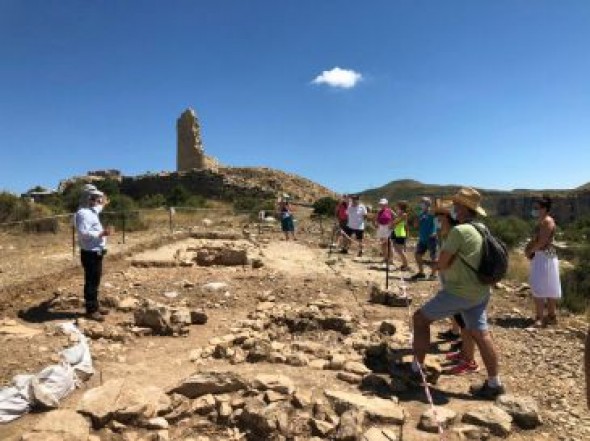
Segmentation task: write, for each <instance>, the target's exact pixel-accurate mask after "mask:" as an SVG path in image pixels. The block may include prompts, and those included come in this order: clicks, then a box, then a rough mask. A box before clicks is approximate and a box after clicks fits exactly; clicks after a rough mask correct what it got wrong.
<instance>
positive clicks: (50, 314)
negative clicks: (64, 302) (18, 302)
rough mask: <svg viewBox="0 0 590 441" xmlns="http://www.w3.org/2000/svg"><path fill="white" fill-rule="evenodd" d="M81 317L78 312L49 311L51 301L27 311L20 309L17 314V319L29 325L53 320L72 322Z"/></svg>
mask: <svg viewBox="0 0 590 441" xmlns="http://www.w3.org/2000/svg"><path fill="white" fill-rule="evenodd" d="M82 316H83V314H82V313H79V312H72V311H53V310H51V300H46V301H44V302H41V303H40V304H38V305H36V306H31V307H30V308H27V309H21V310H20V311H19V312H18V317H19V318H20V319H22V320H24V321H26V322H29V323H44V322H51V321H54V320H73V319H77V318H79V317H82Z"/></svg>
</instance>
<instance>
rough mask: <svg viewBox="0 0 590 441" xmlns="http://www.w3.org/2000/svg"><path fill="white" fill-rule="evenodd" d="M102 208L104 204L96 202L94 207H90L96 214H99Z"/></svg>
mask: <svg viewBox="0 0 590 441" xmlns="http://www.w3.org/2000/svg"><path fill="white" fill-rule="evenodd" d="M103 208H104V205H102V204H97V205H95V206H94V207H92V209H93V210H94V212H95V213H96V214H100V212H101V211H102V209H103Z"/></svg>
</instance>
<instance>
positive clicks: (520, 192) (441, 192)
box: [360, 179, 590, 202]
mask: <svg viewBox="0 0 590 441" xmlns="http://www.w3.org/2000/svg"><path fill="white" fill-rule="evenodd" d="M461 187H462V185H458V184H443V185H441V184H425V183H423V182H419V181H416V180H413V179H399V180H395V181H391V182H389V183H388V184H385V185H383V186H381V187H377V188H370V189H367V190H364V191H362V192H360V194H361V195H362V196H363V197H364V199H365V200H366V201H367V202H376V201H377V200H378V199H380V198H382V197H385V198H387V199H389V200H391V201H398V200H407V201H414V200H416V201H417V200H418V199H419V198H420V197H422V196H429V197H431V198H436V197H445V196H449V195H452V194H454V193H456V192H457V190H458V189H459V188H461ZM477 190H478V191H479V192H480V193H481V194H482V196H484V200H485V199H486V197H491V198H492V199H496V198H501V197H503V196H505V197H530V196H535V195H541V194H548V195H550V196H552V197H564V196H568V195H570V194H573V193H574V192H580V191H582V192H585V191H589V190H590V182H589V183H588V184H585V185H582V186H580V187H577V188H575V189H571V190H552V189H545V190H533V189H526V188H518V189H514V190H492V189H486V188H477Z"/></svg>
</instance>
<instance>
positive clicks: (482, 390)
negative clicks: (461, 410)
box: [469, 380, 506, 400]
mask: <svg viewBox="0 0 590 441" xmlns="http://www.w3.org/2000/svg"><path fill="white" fill-rule="evenodd" d="M469 392H470V393H471V395H473V396H474V397H477V398H483V399H484V400H495V399H496V398H497V397H498V396H499V395H503V394H505V393H506V389H505V388H504V386H503V385H500V386H498V387H492V386H490V385H489V384H488V381H487V380H486V381H484V383H483V385H481V386H471V387H470V388H469Z"/></svg>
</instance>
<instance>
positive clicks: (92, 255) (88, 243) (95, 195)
mask: <svg viewBox="0 0 590 441" xmlns="http://www.w3.org/2000/svg"><path fill="white" fill-rule="evenodd" d="M86 194H87V204H86V205H85V206H81V207H80V208H79V209H78V211H77V212H76V216H75V219H74V225H75V226H76V230H77V232H78V242H79V245H80V258H81V261H82V266H83V267H84V306H85V308H86V316H87V317H88V318H89V319H92V320H96V321H104V318H103V315H106V314H107V313H108V311H107V310H105V309H103V308H100V307H99V302H98V287H99V285H100V279H101V276H102V259H103V257H104V255H105V254H106V244H107V241H106V238H107V236H109V235H110V230H108V229H104V228H103V227H102V224H101V223H100V219H99V217H98V215H99V213H100V212H101V211H102V209H103V206H104V204H105V203H106V200H105V196H104V194H103V193H102V192H100V191H98V190H97V189H96V188H94V189H92V188H89V189H88V191H87V193H86Z"/></svg>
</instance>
